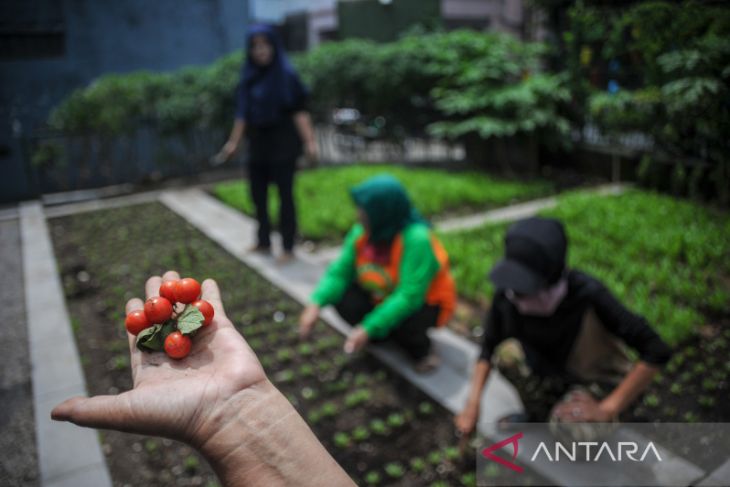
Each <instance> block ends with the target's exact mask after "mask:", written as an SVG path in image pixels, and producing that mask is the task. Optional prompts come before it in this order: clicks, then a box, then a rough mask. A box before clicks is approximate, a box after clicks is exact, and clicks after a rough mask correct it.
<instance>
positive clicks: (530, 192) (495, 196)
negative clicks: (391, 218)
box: [213, 165, 554, 241]
mask: <svg viewBox="0 0 730 487" xmlns="http://www.w3.org/2000/svg"><path fill="white" fill-rule="evenodd" d="M382 173H388V174H391V175H393V176H395V177H396V178H398V179H399V180H400V181H401V182H402V183H403V184H404V186H405V187H406V189H407V190H408V192H409V194H410V196H411V198H412V199H413V202H414V204H415V205H416V207H417V208H418V209H419V210H420V211H421V212H422V213H423V214H424V215H425V216H428V217H444V216H449V215H455V214H464V213H468V212H470V211H474V210H484V209H488V208H493V207H499V206H506V205H509V204H511V203H514V202H517V201H524V200H529V199H533V198H537V197H540V196H545V195H547V194H550V193H552V192H554V188H553V186H552V184H551V183H548V182H544V181H508V180H503V179H497V178H494V177H491V176H488V175H487V174H485V173H483V172H476V171H467V172H456V173H455V172H448V171H445V170H440V169H422V168H407V167H402V166H394V165H367V166H362V165H354V166H345V167H331V168H322V169H311V170H306V171H301V172H300V173H299V174H298V175H297V179H296V186H295V201H296V203H297V209H298V219H299V232H300V234H301V236H302V237H303V238H305V239H308V240H313V241H321V240H330V241H337V239H339V238H340V237H342V236H343V235H344V234H345V233H346V232H347V230H349V229H350V227H351V226H352V225H353V223H354V222H355V220H356V214H355V206H354V205H353V203H352V200H351V199H350V195H349V192H348V191H349V188H351V187H352V186H354V185H356V184H357V183H360V182H362V181H364V180H365V179H367V178H369V177H371V176H374V175H376V174H382ZM213 194H214V195H215V196H216V197H218V198H219V199H220V200H221V201H223V202H224V203H226V204H228V205H230V206H232V207H234V208H236V209H238V210H240V211H242V212H244V213H245V214H247V215H254V206H253V202H252V201H251V198H250V195H249V190H248V183H247V182H246V181H240V180H239V181H231V182H227V183H221V184H218V185H217V186H216V187H215V188H214V189H213ZM278 204H279V201H278V195H277V193H276V189H275V188H274V187H273V186H272V191H271V192H270V196H269V208H270V214H271V216H272V217H273V218H274V220H276V218H278ZM314 210H316V211H314Z"/></svg>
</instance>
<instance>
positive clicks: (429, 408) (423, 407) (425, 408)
mask: <svg viewBox="0 0 730 487" xmlns="http://www.w3.org/2000/svg"><path fill="white" fill-rule="evenodd" d="M418 412H419V413H421V414H423V415H424V416H428V415H430V414H433V412H434V407H433V404H431V403H430V402H428V401H423V402H422V403H420V404H419V405H418Z"/></svg>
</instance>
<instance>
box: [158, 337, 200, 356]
mask: <svg viewBox="0 0 730 487" xmlns="http://www.w3.org/2000/svg"><path fill="white" fill-rule="evenodd" d="M192 347H193V341H192V340H191V339H190V337H189V336H187V335H183V334H182V333H180V332H179V331H173V332H172V333H170V334H169V335H167V338H165V353H166V354H167V355H168V356H169V357H170V358H174V359H181V358H185V357H187V356H188V354H189V353H190V349H191V348H192Z"/></svg>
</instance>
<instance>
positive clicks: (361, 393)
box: [345, 389, 372, 408]
mask: <svg viewBox="0 0 730 487" xmlns="http://www.w3.org/2000/svg"><path fill="white" fill-rule="evenodd" d="M371 397H372V394H371V393H370V390H369V389H359V390H356V391H354V392H351V393H350V394H348V395H347V396H345V406H347V407H348V408H354V407H355V406H358V405H360V404H362V403H364V402H367V401H369V400H370V398H371Z"/></svg>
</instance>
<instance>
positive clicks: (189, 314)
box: [177, 305, 205, 335]
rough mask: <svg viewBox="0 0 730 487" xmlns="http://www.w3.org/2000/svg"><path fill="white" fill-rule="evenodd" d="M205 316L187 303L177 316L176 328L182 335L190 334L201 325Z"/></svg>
mask: <svg viewBox="0 0 730 487" xmlns="http://www.w3.org/2000/svg"><path fill="white" fill-rule="evenodd" d="M204 321H205V317H204V316H203V313H201V312H200V310H199V309H198V308H196V307H195V306H190V305H187V306H185V309H184V310H183V312H182V313H180V316H178V317H177V329H178V330H180V333H182V334H183V335H190V334H191V333H193V332H194V331H195V330H197V329H198V328H200V327H202V326H203V322H204Z"/></svg>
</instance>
